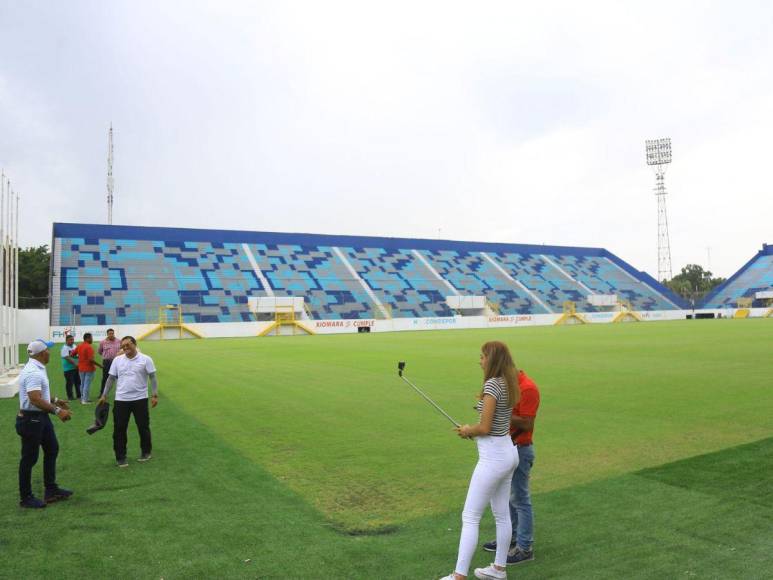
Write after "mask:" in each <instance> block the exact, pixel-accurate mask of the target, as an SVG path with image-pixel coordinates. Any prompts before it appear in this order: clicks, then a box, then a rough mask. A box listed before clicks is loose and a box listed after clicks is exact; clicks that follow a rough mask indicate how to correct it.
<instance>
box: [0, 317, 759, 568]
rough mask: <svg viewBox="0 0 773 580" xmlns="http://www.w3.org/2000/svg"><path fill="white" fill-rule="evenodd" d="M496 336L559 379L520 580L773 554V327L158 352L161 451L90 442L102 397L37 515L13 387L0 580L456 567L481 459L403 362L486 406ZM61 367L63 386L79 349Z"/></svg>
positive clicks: (727, 562)
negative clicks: (408, 381) (772, 484)
mask: <svg viewBox="0 0 773 580" xmlns="http://www.w3.org/2000/svg"><path fill="white" fill-rule="evenodd" d="M492 338H497V339H503V340H505V341H507V342H508V344H510V346H511V348H512V350H513V352H514V354H515V356H516V360H517V362H518V363H519V364H520V365H521V366H523V367H524V368H525V369H527V370H528V371H529V373H530V374H532V375H533V376H534V377H535V379H537V380H538V382H539V384H540V387H541V388H542V391H543V407H542V409H541V413H540V418H539V420H538V421H539V422H538V431H537V434H536V437H535V440H536V441H537V463H536V465H535V470H534V472H533V473H534V484H533V487H534V491H535V494H534V495H535V497H534V503H535V510H536V515H537V552H536V553H537V560H536V561H535V562H532V563H528V564H524V565H523V566H521V567H519V568H518V570H517V576H518V577H519V578H551V579H552V578H663V577H669V578H674V577H680V578H681V577H723V578H730V577H732V578H735V577H738V578H758V577H759V578H762V577H765V574H766V573H767V571H769V570H770V569H771V568H773V562H771V556H770V554H772V553H773V545H772V542H773V533H771V530H773V525H771V522H773V514H772V513H771V511H772V510H771V501H770V491H769V490H767V488H766V487H765V486H764V482H765V481H766V480H767V481H769V475H767V474H769V473H770V472H771V470H772V469H773V460H772V459H771V436H773V432H772V431H771V429H772V428H773V427H771V424H770V420H769V409H770V408H771V407H773V404H772V403H773V392H771V390H770V388H769V377H770V376H773V361H771V359H770V357H769V356H768V353H767V350H768V345H769V344H771V339H772V338H773V324H771V323H770V321H767V320H747V321H715V322H707V323H702V322H692V323H688V322H680V323H653V324H630V325H614V326H606V325H605V326H602V325H598V326H595V327H594V326H589V327H577V328H534V329H505V330H497V331H448V332H426V333H402V334H382V335H379V334H373V335H353V336H332V337H308V338H306V337H295V338H281V337H279V338H270V339H265V340H258V339H223V340H208V341H201V342H199V341H185V342H166V343H145V344H143V345H141V346H142V349H143V350H144V351H145V352H147V353H148V354H151V355H152V356H154V358H155V360H156V363H157V366H158V368H159V378H160V388H161V393H162V396H161V402H160V404H159V407H158V408H157V409H155V410H153V412H152V415H151V417H152V418H151V421H152V422H151V428H152V429H153V434H154V458H153V460H152V461H151V462H149V463H147V464H138V463H137V462H136V461H132V464H131V466H130V467H129V469H128V470H119V469H118V468H116V467H115V466H114V465H113V457H112V447H111V439H110V427H108V430H106V431H102V432H100V433H97V434H95V435H94V436H91V437H89V436H88V435H86V434H85V432H84V430H85V428H86V427H87V426H88V425H89V424H90V423H91V420H92V417H91V413H92V412H93V410H92V409H88V410H84V409H82V408H81V407H80V406H78V407H76V409H75V412H76V415H75V418H74V419H73V421H72V422H70V423H68V424H61V423H57V425H56V428H57V434H58V436H59V439H60V444H61V456H60V461H59V480H60V483H61V484H62V485H64V486H71V487H72V489H74V490H75V491H76V494H77V495H76V496H75V497H74V498H73V499H72V500H71V501H69V502H63V503H61V504H58V505H54V506H51V507H50V508H48V509H46V510H43V511H41V512H38V513H33V512H31V511H22V510H19V509H18V508H17V507H16V503H17V491H16V485H17V483H16V469H17V466H18V446H19V443H18V437H17V436H16V435H15V433H14V431H13V415H14V414H15V409H16V408H17V407H18V401H17V400H15V399H14V400H0V415H2V416H4V417H6V422H5V424H6V427H5V428H4V433H5V436H4V437H0V472H2V473H4V474H5V476H3V477H2V478H0V497H1V498H3V500H2V503H3V504H4V506H5V507H3V508H2V509H0V570H2V572H0V576H2V577H8V578H53V577H56V578H76V577H78V578H81V577H84V576H90V577H115V578H156V579H157V578H166V579H170V578H208V577H219V578H222V577H227V578H287V577H289V578H312V577H320V576H322V575H324V576H330V577H335V578H403V577H421V578H424V577H426V578H432V577H439V576H442V575H445V574H447V573H448V572H449V571H450V570H451V568H452V567H453V563H454V561H455V558H456V548H457V545H458V539H459V528H460V523H459V518H460V512H461V507H462V503H463V501H464V495H465V493H466V488H467V483H468V480H469V476H470V473H471V471H472V468H473V466H474V463H475V459H476V453H475V450H474V447H473V446H472V445H470V444H469V442H466V441H461V440H458V439H457V438H455V437H454V436H453V435H452V433H451V432H450V430H449V429H448V427H447V425H446V424H445V423H444V420H443V419H442V417H439V416H437V415H436V412H435V411H434V410H433V409H432V408H431V407H429V405H427V404H426V403H424V402H423V401H421V399H420V398H419V397H418V395H416V394H415V393H414V392H413V391H412V390H410V388H408V387H407V386H406V385H404V384H403V383H402V382H400V381H399V379H398V378H397V376H396V372H395V371H396V368H395V367H396V362H397V360H407V361H408V369H407V370H408V372H409V376H410V377H411V378H412V380H414V382H416V383H417V384H418V385H419V386H421V387H422V388H423V389H425V390H426V391H427V392H428V393H430V394H431V396H433V398H435V399H436V400H437V401H438V402H439V403H440V404H441V405H442V406H444V408H446V409H447V410H448V411H449V412H450V413H451V414H452V415H454V416H456V417H457V418H458V419H460V420H464V421H469V420H473V419H474V413H473V412H472V409H471V405H472V402H473V398H474V394H475V392H476V390H477V388H478V385H479V382H480V371H479V369H478V368H477V366H476V364H477V352H478V348H479V346H480V344H481V343H482V342H483V341H484V340H490V339H492ZM49 375H50V377H51V378H52V379H53V381H52V383H53V384H54V385H55V387H54V390H55V392H56V394H58V395H59V396H62V395H63V394H64V393H63V382H62V380H61V378H60V377H61V370H60V368H59V367H58V361H57V360H52V363H51V367H50V368H49ZM717 377H721V380H719V379H718V378H717ZM129 454H130V456H131V457H133V458H136V456H138V455H139V449H138V441H137V436H136V432H135V431H134V427H133V426H131V427H130V439H129ZM682 460H683V461H682ZM41 471H42V470H41V465H40V464H39V465H38V466H36V468H35V472H34V475H35V479H34V481H35V486H36V489H39V488H40V487H41V485H42V484H41V481H40V480H41ZM484 522H485V525H484V527H483V530H482V531H481V540H484V539H489V536H490V535H491V534H493V525H492V523H491V519H490V517H488V516H487V518H485V519H484ZM491 537H493V536H491ZM43 547H44V548H43ZM488 561H489V556H488V555H487V554H485V553H482V552H479V553H478V554H476V557H475V560H474V565H476V566H479V565H485V564H486V563H488Z"/></svg>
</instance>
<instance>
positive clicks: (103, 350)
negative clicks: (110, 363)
mask: <svg viewBox="0 0 773 580" xmlns="http://www.w3.org/2000/svg"><path fill="white" fill-rule="evenodd" d="M98 352H99V354H101V355H102V360H113V359H114V358H115V357H117V356H118V355H119V354H120V352H121V341H120V340H118V339H117V338H114V339H113V340H108V339H105V340H103V341H102V342H100V343H99V351H98Z"/></svg>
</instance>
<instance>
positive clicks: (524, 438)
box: [483, 371, 539, 566]
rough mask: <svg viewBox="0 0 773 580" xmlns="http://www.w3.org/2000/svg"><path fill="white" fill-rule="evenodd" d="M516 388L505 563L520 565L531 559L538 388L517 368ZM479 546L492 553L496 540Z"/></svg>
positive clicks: (532, 555) (511, 420)
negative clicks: (515, 463)
mask: <svg viewBox="0 0 773 580" xmlns="http://www.w3.org/2000/svg"><path fill="white" fill-rule="evenodd" d="M518 389H519V390H520V392H521V398H520V400H519V401H518V404H517V405H516V406H515V407H513V416H512V418H511V419H510V437H511V438H512V440H513V444H514V445H517V446H518V459H519V461H518V467H517V468H516V469H515V472H514V473H513V481H512V483H511V484H510V519H511V520H512V523H513V539H512V541H511V542H510V550H509V551H508V553H507V565H508V566H510V565H512V564H520V563H521V562H528V561H529V560H533V559H534V549H533V544H534V514H533V512H532V509H531V495H530V493H529V474H530V473H531V468H532V466H533V465H534V445H533V442H532V434H533V432H534V419H536V418H537V409H539V389H538V388H537V385H536V384H535V383H534V381H532V380H531V379H530V378H529V377H528V375H527V374H526V373H525V372H523V371H519V373H518ZM483 549H484V550H487V551H489V552H494V551H496V549H497V543H496V541H494V542H488V543H486V544H483Z"/></svg>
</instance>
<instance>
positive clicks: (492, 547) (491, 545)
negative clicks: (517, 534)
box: [483, 540, 515, 552]
mask: <svg viewBox="0 0 773 580" xmlns="http://www.w3.org/2000/svg"><path fill="white" fill-rule="evenodd" d="M513 548H515V540H513V541H512V542H510V549H511V550H512V549H513ZM483 549H484V550H486V551H487V552H496V551H497V541H496V540H492V541H491V542H486V543H485V544H483Z"/></svg>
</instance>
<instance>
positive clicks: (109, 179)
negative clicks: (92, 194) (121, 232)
mask: <svg viewBox="0 0 773 580" xmlns="http://www.w3.org/2000/svg"><path fill="white" fill-rule="evenodd" d="M107 223H108V225H112V224H113V124H112V123H110V133H108V145H107Z"/></svg>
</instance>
